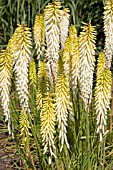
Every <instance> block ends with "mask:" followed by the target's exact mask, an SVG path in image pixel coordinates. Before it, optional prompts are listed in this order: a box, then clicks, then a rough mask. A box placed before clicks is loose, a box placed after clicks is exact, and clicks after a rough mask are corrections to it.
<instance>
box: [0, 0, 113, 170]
mask: <svg viewBox="0 0 113 170" xmlns="http://www.w3.org/2000/svg"><path fill="white" fill-rule="evenodd" d="M48 2H49V3H48ZM81 2H82V1H81ZM81 2H79V1H76V2H74V1H73V0H72V1H68V0H67V1H56V0H54V1H52V2H50V1H47V2H46V1H30V0H29V1H26V2H25V1H23V0H20V1H15V3H14V2H12V1H8V3H7V6H8V8H9V9H10V12H12V13H11V14H12V16H13V15H14V14H15V13H16V16H15V17H14V18H13V17H12V16H10V17H9V18H8V19H7V20H8V23H9V24H10V27H11V28H12V30H11V31H10V32H9V28H7V27H6V28H5V26H4V24H5V23H4V24H3V20H2V27H1V29H2V32H3V29H4V28H5V31H6V30H7V33H9V35H8V36H9V37H10V39H9V40H8V39H7V38H6V37H4V39H2V40H1V42H2V43H3V44H5V46H6V43H8V45H7V47H6V50H2V51H1V54H0V75H1V76H0V78H1V79H0V94H1V102H2V108H3V112H4V115H5V116H6V121H8V131H9V134H11V133H12V136H13V140H14V146H15V152H16V153H17V155H19V157H20V159H21V161H22V166H21V165H19V166H21V168H23V169H38V168H40V169H50V170H51V169H52V170H54V169H57V170H60V169H62V170H64V169H66V170H70V169H71V170H74V169H78V170H84V169H86V170H90V169H91V170H96V169H99V170H103V169H109V167H112V162H111V163H110V162H109V160H107V156H106V154H108V155H109V152H110V154H112V149H113V147H112V146H111V145H110V146H108V150H106V149H105V146H106V144H107V145H108V143H107V140H106V137H107V136H108V135H107V134H108V133H109V131H108V130H107V129H109V126H108V125H109V119H108V110H109V109H110V106H109V105H110V99H111V84H112V83H111V79H112V77H111V71H110V70H109V68H110V67H109V65H108V59H107V52H108V48H109V46H110V54H111V53H112V50H111V49H112V48H111V46H112V40H111V41H110V43H107V42H108V38H109V36H110V35H111V32H110V31H111V30H109V28H111V27H109V25H112V23H111V22H112V21H111V20H110V19H109V18H110V17H111V18H112V15H111V13H112V8H111V6H112V1H111V0H107V1H106V3H105V8H104V9H105V12H104V31H105V50H104V51H105V56H104V53H103V52H101V53H100V55H99V58H98V64H97V74H96V77H95V65H96V57H97V56H96V39H97V42H99V41H98V35H99V34H98V30H97V32H96V27H95V26H92V23H95V22H93V19H92V18H91V16H90V13H89V14H87V15H86V16H87V17H88V18H87V20H89V21H88V24H86V23H83V26H82V27H80V26H81V23H82V22H81V21H82V19H84V20H85V16H83V17H82V18H81V19H80V18H79V17H80V16H79V15H81V14H82V12H83V11H84V9H85V7H84V8H83V6H82V5H84V2H82V3H81ZM88 2H89V1H88V0H87V1H86V2H85V3H86V5H87V4H88ZM20 3H22V8H21V10H20ZM91 3H92V6H93V5H94V2H91ZM95 3H98V2H97V1H96V2H95ZM99 3H102V4H103V3H104V2H103V1H99ZM0 5H1V6H2V7H4V8H5V7H6V4H5V2H3V1H1V4H0ZM16 5H17V7H16ZM14 6H15V7H16V8H14ZM77 7H81V8H79V12H78V13H77V16H76V15H75V14H76V12H77ZM69 8H70V10H69ZM86 8H87V7H86ZM37 9H38V13H37ZM2 10H3V9H2ZM33 10H34V11H33ZM110 10H111V11H110ZM7 12H8V11H7V10H6V11H5V15H6V13H7ZM13 12H14V14H13ZM109 13H110V17H109V16H108V14H109ZM0 15H2V16H3V15H4V14H2V12H1V13H0ZM21 16H22V17H21ZM31 16H32V17H31ZM77 18H78V20H77ZM91 19H92V21H91ZM9 21H10V22H9ZM25 22H26V23H27V24H28V27H27V24H25ZM13 23H14V24H13ZM17 23H19V24H18V27H17V28H16V29H15V27H16V26H15V24H17ZM72 23H73V24H74V25H71V24H72ZM33 24H34V25H33ZM78 25H79V27H78ZM106 25H108V26H106ZM13 26H14V30H15V31H14V33H13ZM29 27H32V30H31V29H30V28H29ZM97 27H98V26H97ZM102 28H103V27H102ZM79 32H80V33H79ZM107 33H108V34H107ZM4 36H6V33H5V32H4ZM97 48H98V45H97ZM101 48H103V47H101ZM35 55H36V56H35ZM109 62H111V58H110V61H109ZM95 79H96V87H95V88H93V86H95V84H94V81H95ZM93 89H94V91H93ZM107 119H108V121H107ZM1 120H2V122H3V119H1ZM107 122H108V124H107ZM96 132H97V133H96ZM98 134H99V135H100V140H99V136H98ZM109 147H111V150H110V151H109ZM14 167H18V165H17V163H15V164H14Z"/></svg>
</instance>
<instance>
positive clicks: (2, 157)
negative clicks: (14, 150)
mask: <svg viewBox="0 0 113 170" xmlns="http://www.w3.org/2000/svg"><path fill="white" fill-rule="evenodd" d="M5 138H7V135H6V134H5V133H1V134H0V170H9V169H10V167H11V160H10V159H9V158H7V155H6V154H5V153H4V151H3V147H2V146H3V144H2V142H1V139H5ZM11 170H12V169H11Z"/></svg>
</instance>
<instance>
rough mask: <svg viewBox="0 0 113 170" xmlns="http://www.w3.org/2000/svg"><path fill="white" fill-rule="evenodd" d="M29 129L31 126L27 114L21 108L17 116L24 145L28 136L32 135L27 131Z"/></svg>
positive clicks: (28, 138)
mask: <svg viewBox="0 0 113 170" xmlns="http://www.w3.org/2000/svg"><path fill="white" fill-rule="evenodd" d="M30 129H31V127H30V125H29V120H28V116H27V114H26V113H25V112H24V111H23V110H21V112H20V116H19V130H20V137H21V139H22V142H23V143H22V144H23V145H26V144H27V143H26V142H27V140H28V141H29V140H30V136H32V134H31V133H30V132H29V130H30Z"/></svg>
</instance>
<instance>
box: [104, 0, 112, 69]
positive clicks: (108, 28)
mask: <svg viewBox="0 0 113 170" xmlns="http://www.w3.org/2000/svg"><path fill="white" fill-rule="evenodd" d="M104 33H105V49H104V51H105V58H106V64H107V67H108V68H110V67H111V61H112V55H113V0H106V3H105V7H104Z"/></svg>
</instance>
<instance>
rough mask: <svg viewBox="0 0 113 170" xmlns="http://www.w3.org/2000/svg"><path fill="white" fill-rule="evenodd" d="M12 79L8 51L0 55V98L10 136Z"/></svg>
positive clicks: (10, 58)
mask: <svg viewBox="0 0 113 170" xmlns="http://www.w3.org/2000/svg"><path fill="white" fill-rule="evenodd" d="M11 77H12V57H11V54H10V52H9V50H8V49H6V50H2V51H1V53H0V98H1V101H2V107H3V112H4V115H5V121H8V131H9V134H11V114H10V88H11Z"/></svg>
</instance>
